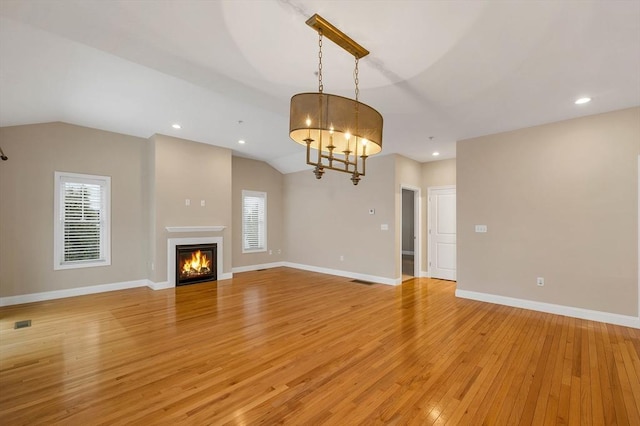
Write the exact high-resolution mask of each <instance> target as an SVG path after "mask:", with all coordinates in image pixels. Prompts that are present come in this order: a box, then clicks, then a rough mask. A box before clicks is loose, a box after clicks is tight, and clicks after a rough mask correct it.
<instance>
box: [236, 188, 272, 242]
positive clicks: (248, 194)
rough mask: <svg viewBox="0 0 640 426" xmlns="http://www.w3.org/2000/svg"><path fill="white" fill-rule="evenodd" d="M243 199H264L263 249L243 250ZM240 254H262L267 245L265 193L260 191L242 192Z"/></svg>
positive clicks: (244, 190)
mask: <svg viewBox="0 0 640 426" xmlns="http://www.w3.org/2000/svg"><path fill="white" fill-rule="evenodd" d="M245 197H260V198H262V199H264V247H261V248H257V249H245V247H244V199H245ZM241 207H242V218H241V220H242V222H241V226H242V253H262V252H266V251H267V247H268V243H267V223H268V221H267V193H266V192H262V191H249V190H246V189H243V190H242V206H241Z"/></svg>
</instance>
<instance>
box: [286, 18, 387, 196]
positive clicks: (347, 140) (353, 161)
mask: <svg viewBox="0 0 640 426" xmlns="http://www.w3.org/2000/svg"><path fill="white" fill-rule="evenodd" d="M307 24H308V25H309V26H311V27H313V28H315V29H317V30H318V34H319V46H320V53H319V55H318V57H319V59H320V63H319V66H318V80H319V85H318V86H319V87H318V92H311V93H298V94H296V95H294V96H293V97H292V98H291V109H290V116H289V136H290V137H291V139H293V140H294V141H295V142H297V143H299V144H301V145H304V146H306V150H307V164H309V165H312V166H315V168H314V173H315V175H316V178H317V179H320V178H321V177H322V175H323V174H324V172H325V170H336V171H340V172H345V173H350V174H351V181H352V182H353V184H354V185H357V184H358V182H359V181H360V178H361V176H364V175H365V172H366V160H367V158H368V157H369V156H370V155H375V154H378V153H379V152H380V151H382V125H383V119H382V115H381V114H380V113H379V112H378V111H376V110H375V109H373V108H372V107H370V106H369V105H366V104H364V103H362V102H360V101H359V100H358V93H359V90H358V60H359V59H360V58H361V57H362V56H365V55H367V54H368V53H369V51H367V50H366V49H364V48H363V47H362V46H360V45H359V44H357V43H356V42H354V41H353V40H351V39H350V38H349V37H348V36H347V35H346V34H344V33H342V32H341V31H340V30H338V29H337V28H335V27H334V26H333V25H331V24H330V23H329V22H327V21H326V20H324V19H323V18H322V17H320V16H318V15H317V14H316V15H313V16H312V17H311V18H309V20H308V21H307ZM325 35H326V36H327V38H329V39H330V40H332V41H334V42H335V43H336V44H338V45H339V46H340V47H342V48H343V49H345V50H346V51H347V52H349V53H351V54H352V55H353V56H354V57H355V59H356V62H355V64H356V68H355V71H354V80H355V94H356V97H355V99H350V98H346V97H343V96H338V95H332V94H328V93H324V92H323V85H322V37H323V36H325ZM312 150H315V151H312ZM316 151H317V152H316Z"/></svg>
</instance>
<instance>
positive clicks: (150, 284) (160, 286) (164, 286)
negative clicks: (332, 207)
mask: <svg viewBox="0 0 640 426" xmlns="http://www.w3.org/2000/svg"><path fill="white" fill-rule="evenodd" d="M147 287H149V288H150V289H151V290H166V289H168V288H173V287H174V286H173V285H171V283H170V282H169V281H162V282H159V283H154V282H153V281H149V282H148V284H147Z"/></svg>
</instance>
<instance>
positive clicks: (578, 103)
mask: <svg viewBox="0 0 640 426" xmlns="http://www.w3.org/2000/svg"><path fill="white" fill-rule="evenodd" d="M587 102H591V98H580V99H578V100H577V101H576V105H581V104H586V103H587Z"/></svg>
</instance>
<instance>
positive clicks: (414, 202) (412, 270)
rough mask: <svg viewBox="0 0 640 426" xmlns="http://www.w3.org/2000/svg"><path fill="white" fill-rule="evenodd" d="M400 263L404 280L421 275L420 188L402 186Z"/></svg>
mask: <svg viewBox="0 0 640 426" xmlns="http://www.w3.org/2000/svg"><path fill="white" fill-rule="evenodd" d="M401 190H402V201H401V218H402V219H401V229H402V231H401V232H402V234H401V243H400V265H401V269H402V281H407V280H410V279H413V278H416V277H419V276H420V256H419V252H420V243H419V239H418V236H419V230H418V228H419V217H420V214H419V211H420V190H419V189H418V188H412V187H407V186H402V187H401Z"/></svg>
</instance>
